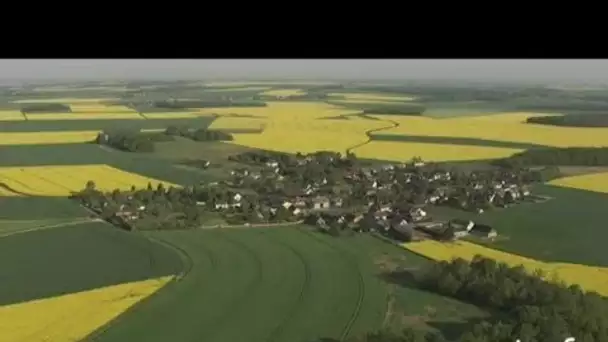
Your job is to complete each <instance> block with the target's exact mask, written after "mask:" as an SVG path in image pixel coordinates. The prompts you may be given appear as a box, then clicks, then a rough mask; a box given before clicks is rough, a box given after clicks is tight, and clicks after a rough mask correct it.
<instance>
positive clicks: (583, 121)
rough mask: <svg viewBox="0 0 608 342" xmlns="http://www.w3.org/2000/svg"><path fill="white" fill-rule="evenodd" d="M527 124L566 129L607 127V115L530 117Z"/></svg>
mask: <svg viewBox="0 0 608 342" xmlns="http://www.w3.org/2000/svg"><path fill="white" fill-rule="evenodd" d="M602 109H604V110H605V109H608V104H604V106H603V108H602ZM526 123H529V124H542V125H554V126H568V127H608V115H606V114H604V113H601V114H580V115H560V116H539V117H531V118H528V119H527V120H526Z"/></svg>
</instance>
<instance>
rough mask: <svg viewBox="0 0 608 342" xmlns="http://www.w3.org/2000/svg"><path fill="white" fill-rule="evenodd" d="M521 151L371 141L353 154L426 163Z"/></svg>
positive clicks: (485, 157)
mask: <svg viewBox="0 0 608 342" xmlns="http://www.w3.org/2000/svg"><path fill="white" fill-rule="evenodd" d="M521 151H523V150H521V149H514V148H501V147H485V146H474V145H470V146H467V145H454V144H433V143H416V142H390V141H372V142H370V143H368V144H365V145H363V146H361V147H357V148H355V149H354V150H353V152H354V153H355V154H356V155H357V156H358V157H361V158H368V159H381V160H393V161H399V162H406V161H409V160H411V159H412V158H413V157H416V156H418V157H421V158H422V159H424V160H428V161H436V162H439V161H456V160H482V159H495V158H505V157H509V156H511V155H513V154H515V153H518V152H521Z"/></svg>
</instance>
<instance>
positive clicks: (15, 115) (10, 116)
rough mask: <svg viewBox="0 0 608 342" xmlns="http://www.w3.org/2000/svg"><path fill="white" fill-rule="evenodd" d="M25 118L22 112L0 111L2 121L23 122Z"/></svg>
mask: <svg viewBox="0 0 608 342" xmlns="http://www.w3.org/2000/svg"><path fill="white" fill-rule="evenodd" d="M23 120H25V117H23V114H22V113H21V111H20V110H2V111H0V121H23Z"/></svg>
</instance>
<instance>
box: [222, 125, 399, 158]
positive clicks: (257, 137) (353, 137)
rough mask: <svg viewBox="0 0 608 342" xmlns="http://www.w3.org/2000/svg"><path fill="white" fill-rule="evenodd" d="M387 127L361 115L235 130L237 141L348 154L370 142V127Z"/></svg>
mask: <svg viewBox="0 0 608 342" xmlns="http://www.w3.org/2000/svg"><path fill="white" fill-rule="evenodd" d="M387 125H388V126H387ZM385 127H390V124H387V123H386V122H382V121H374V120H365V119H362V118H359V117H352V118H350V119H348V120H298V119H294V120H293V121H284V120H280V121H278V120H277V121H271V120H269V121H268V123H267V124H266V126H265V128H264V131H263V132H262V133H260V134H235V135H234V136H235V138H234V141H233V143H236V144H239V145H243V146H247V147H254V148H261V149H266V150H272V151H282V152H292V153H295V152H302V153H305V152H314V151H318V150H327V151H335V152H340V153H342V154H345V153H346V150H348V149H350V148H352V147H354V146H357V145H360V144H364V143H366V142H367V141H368V140H369V137H368V136H367V132H368V131H369V130H373V129H382V128H385ZM277 141H280V142H281V144H277V143H276V142H277Z"/></svg>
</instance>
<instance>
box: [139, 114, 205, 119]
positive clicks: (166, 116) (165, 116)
mask: <svg viewBox="0 0 608 342" xmlns="http://www.w3.org/2000/svg"><path fill="white" fill-rule="evenodd" d="M142 115H143V116H145V117H146V118H148V119H192V118H196V117H199V116H200V115H199V114H198V113H192V112H154V113H142Z"/></svg>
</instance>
